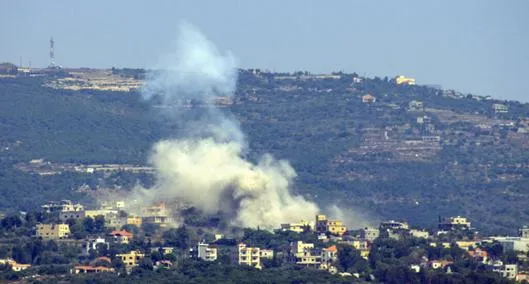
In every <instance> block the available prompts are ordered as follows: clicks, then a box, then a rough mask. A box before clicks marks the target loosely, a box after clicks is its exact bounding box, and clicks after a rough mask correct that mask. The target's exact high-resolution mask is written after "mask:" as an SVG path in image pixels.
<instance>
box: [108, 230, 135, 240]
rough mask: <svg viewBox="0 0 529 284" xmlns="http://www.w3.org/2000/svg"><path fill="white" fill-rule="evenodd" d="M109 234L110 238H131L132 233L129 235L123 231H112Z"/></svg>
mask: <svg viewBox="0 0 529 284" xmlns="http://www.w3.org/2000/svg"><path fill="white" fill-rule="evenodd" d="M110 234H111V235H112V236H123V237H129V238H132V236H133V234H132V233H129V232H127V231H125V230H114V231H112V232H110Z"/></svg>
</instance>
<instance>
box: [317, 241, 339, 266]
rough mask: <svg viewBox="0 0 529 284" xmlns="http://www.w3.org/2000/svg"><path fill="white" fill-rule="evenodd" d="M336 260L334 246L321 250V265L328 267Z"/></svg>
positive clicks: (336, 253)
mask: <svg viewBox="0 0 529 284" xmlns="http://www.w3.org/2000/svg"><path fill="white" fill-rule="evenodd" d="M337 258H338V249H337V248H336V246H330V247H327V248H324V249H322V250H321V263H322V264H325V265H326V266H327V267H330V266H331V265H332V264H333V263H334V262H335V261H336V259H337Z"/></svg>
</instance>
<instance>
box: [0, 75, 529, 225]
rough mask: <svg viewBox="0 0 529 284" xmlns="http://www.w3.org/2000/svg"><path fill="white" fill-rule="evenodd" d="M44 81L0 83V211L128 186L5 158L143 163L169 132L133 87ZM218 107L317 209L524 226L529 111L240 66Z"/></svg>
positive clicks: (377, 82)
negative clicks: (285, 165)
mask: <svg viewBox="0 0 529 284" xmlns="http://www.w3.org/2000/svg"><path fill="white" fill-rule="evenodd" d="M116 72H117V73H119V72H118V71H116ZM136 72H141V70H136ZM123 76H125V75H123ZM127 76H130V74H127ZM134 76H135V77H138V78H141V77H142V76H141V74H139V75H138V74H134ZM46 80H48V79H47V78H46V77H43V78H5V79H0V133H1V135H0V147H1V151H0V159H1V160H0V161H1V165H0V166H1V169H2V170H1V171H0V191H1V192H2V194H3V195H4V196H6V198H5V199H4V200H2V201H1V202H0V206H1V207H2V209H4V210H9V209H28V208H29V206H35V205H37V204H39V203H40V202H43V201H45V200H48V199H59V198H66V197H69V198H74V199H77V198H81V197H82V196H84V195H85V193H84V192H85V191H83V192H81V191H80V190H78V189H79V187H80V186H81V185H88V187H89V188H91V190H96V189H97V188H99V189H98V190H103V188H108V187H112V186H114V185H119V186H123V187H124V188H126V187H127V186H132V185H133V184H134V183H135V178H134V176H131V175H130V174H125V173H116V174H112V175H108V174H107V175H103V174H78V173H76V174H72V173H70V174H60V175H53V176H40V175H36V174H32V173H24V172H21V171H19V170H17V169H16V168H15V167H14V165H15V164H17V163H27V162H29V161H30V160H32V159H39V158H44V159H45V160H47V161H52V162H57V163H67V162H73V163H130V164H145V163H146V160H147V157H148V153H149V150H150V146H151V145H152V143H153V142H154V141H156V140H158V139H160V138H163V137H167V136H168V135H174V134H177V132H178V129H172V127H173V126H171V125H172V124H165V123H160V121H159V119H160V118H159V117H157V116H156V112H155V111H154V110H153V108H152V107H150V105H149V102H146V101H144V100H142V99H141V96H140V94H139V92H137V91H131V92H110V91H97V90H82V91H74V90H63V89H52V88H48V87H43V84H44V83H45V81H46ZM368 94H369V95H371V96H373V97H375V98H376V99H375V100H368V98H367V97H364V98H363V96H366V95H368ZM494 104H502V105H504V106H506V107H507V108H508V111H507V112H505V111H498V110H495V109H494ZM223 106H224V107H225V108H223V111H227V112H232V113H233V114H234V115H235V116H236V117H237V118H238V119H239V120H240V121H241V124H242V127H243V129H244V132H245V133H246V134H247V138H248V140H249V146H250V149H251V152H250V155H252V156H253V157H257V155H259V154H262V153H265V152H269V153H272V154H273V155H275V156H276V157H277V158H282V159H288V160H290V162H291V163H292V165H293V166H294V168H295V169H296V171H297V172H298V178H297V180H296V185H295V190H296V191H297V192H301V193H304V194H306V195H309V196H310V198H311V199H314V200H317V201H318V202H319V203H320V204H331V203H336V202H339V203H340V204H341V205H342V206H343V207H346V208H352V209H353V210H354V211H357V212H365V214H366V215H368V216H369V217H370V218H372V219H374V220H376V219H400V218H403V219H407V220H409V221H410V222H411V223H412V224H420V225H431V224H434V223H435V221H436V220H437V218H438V216H439V215H442V216H452V215H465V216H467V217H469V218H470V219H471V221H473V223H474V225H475V226H476V227H478V228H479V229H482V230H486V231H493V232H498V233H501V232H510V233H512V231H509V230H512V229H514V228H517V227H519V226H520V225H522V224H526V223H529V209H528V207H527V206H526V200H527V197H528V194H529V162H528V161H529V153H528V151H527V149H528V147H529V134H528V132H529V125H528V122H529V121H528V120H527V119H526V118H527V117H529V105H528V104H522V103H518V102H503V101H501V102H500V101H495V100H492V99H490V98H486V97H479V96H474V95H471V94H459V93H457V92H455V91H448V90H441V89H438V88H432V87H426V86H410V85H397V84H396V83H395V82H394V81H392V80H389V79H387V78H371V79H370V78H360V77H358V76H357V75H356V74H343V73H338V74H334V75H333V76H329V77H318V76H312V75H310V74H306V73H296V74H273V73H262V72H256V71H255V70H253V71H252V72H249V71H241V72H240V76H239V86H238V91H237V94H236V97H235V98H234V99H233V100H232V101H230V102H229V103H227V104H223ZM85 188H86V187H85ZM43 193H45V194H43ZM485 223H486V224H487V225H486V226H484V224H485Z"/></svg>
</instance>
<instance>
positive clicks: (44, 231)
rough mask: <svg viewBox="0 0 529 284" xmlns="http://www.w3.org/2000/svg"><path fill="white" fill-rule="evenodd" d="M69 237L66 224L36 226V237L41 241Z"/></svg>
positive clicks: (68, 228)
mask: <svg viewBox="0 0 529 284" xmlns="http://www.w3.org/2000/svg"><path fill="white" fill-rule="evenodd" d="M69 235H70V226H68V224H38V225H37V226H36V236H37V237H39V238H41V239H43V240H58V239H66V238H68V236H69Z"/></svg>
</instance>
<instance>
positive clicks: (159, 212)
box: [142, 202, 173, 227]
mask: <svg viewBox="0 0 529 284" xmlns="http://www.w3.org/2000/svg"><path fill="white" fill-rule="evenodd" d="M169 215H170V214H169V210H168V209H167V207H166V205H165V202H158V203H157V204H155V205H153V206H151V207H148V208H145V209H144V210H143V219H142V222H143V223H150V224H158V225H160V227H167V226H170V225H171V224H172V222H173V220H172V218H171V217H170V216H169Z"/></svg>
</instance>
